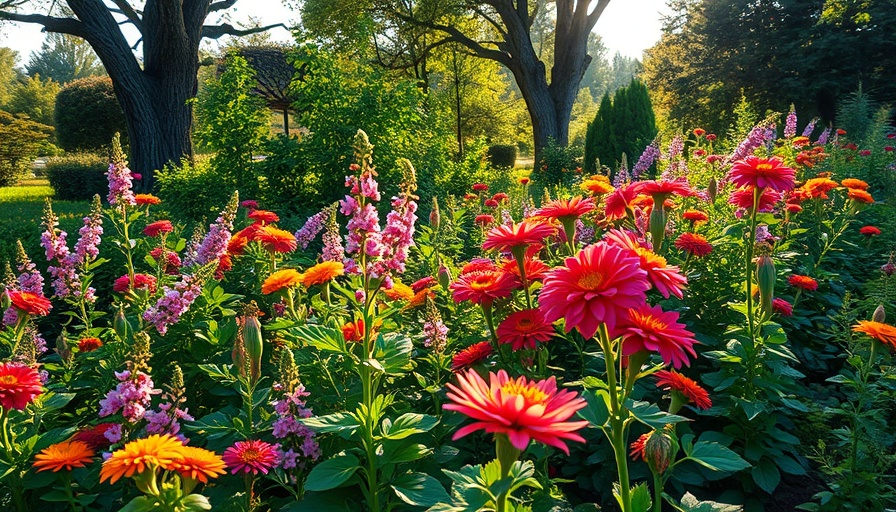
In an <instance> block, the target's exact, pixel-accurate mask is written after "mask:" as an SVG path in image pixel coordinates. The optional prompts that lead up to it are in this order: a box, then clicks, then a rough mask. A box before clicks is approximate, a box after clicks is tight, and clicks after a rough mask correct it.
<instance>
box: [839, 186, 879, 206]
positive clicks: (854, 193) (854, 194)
mask: <svg viewBox="0 0 896 512" xmlns="http://www.w3.org/2000/svg"><path fill="white" fill-rule="evenodd" d="M846 195H847V197H849V198H850V199H852V200H853V201H855V202H857V203H865V204H874V198H873V197H871V194H869V193H868V191H867V190H862V189H858V188H851V189H848V190H847V191H846Z"/></svg>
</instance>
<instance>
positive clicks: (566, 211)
mask: <svg viewBox="0 0 896 512" xmlns="http://www.w3.org/2000/svg"><path fill="white" fill-rule="evenodd" d="M595 208H597V207H596V206H595V205H594V200H593V199H591V198H590V197H589V198H586V199H582V197H581V196H576V197H573V198H572V199H557V200H555V201H551V202H550V203H547V204H545V205H544V206H542V207H541V208H540V209H539V210H538V211H536V212H535V215H537V216H539V217H547V218H549V219H557V220H559V221H560V222H563V221H564V220H567V219H578V218H579V217H581V216H582V215H585V214H586V213H590V212H593V211H594V210H595Z"/></svg>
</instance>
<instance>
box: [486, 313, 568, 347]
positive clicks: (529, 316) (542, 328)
mask: <svg viewBox="0 0 896 512" xmlns="http://www.w3.org/2000/svg"><path fill="white" fill-rule="evenodd" d="M497 335H498V343H500V344H502V345H504V344H510V346H511V348H513V350H520V349H523V348H529V349H534V348H535V346H536V344H537V343H538V342H542V343H544V342H545V341H548V340H549V339H551V338H552V337H553V336H554V326H553V325H551V324H549V323H548V322H546V321H545V319H544V314H542V312H541V311H539V310H537V309H524V310H522V311H517V312H515V313H511V314H509V315H507V318H505V319H504V321H503V322H501V324H500V325H499V326H498V331H497Z"/></svg>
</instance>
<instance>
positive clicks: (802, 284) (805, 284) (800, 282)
mask: <svg viewBox="0 0 896 512" xmlns="http://www.w3.org/2000/svg"><path fill="white" fill-rule="evenodd" d="M787 284H789V285H790V286H793V287H794V288H800V289H803V290H808V291H810V292H812V291H815V290H817V289H818V281H816V280H815V279H812V278H811V277H809V276H800V275H796V274H794V275H792V276H790V277H789V278H788V279H787Z"/></svg>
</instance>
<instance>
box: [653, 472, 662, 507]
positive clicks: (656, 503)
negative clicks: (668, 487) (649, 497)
mask: <svg viewBox="0 0 896 512" xmlns="http://www.w3.org/2000/svg"><path fill="white" fill-rule="evenodd" d="M651 473H653V512H662V510H663V479H662V478H661V477H660V475H659V474H657V472H656V471H651Z"/></svg>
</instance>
